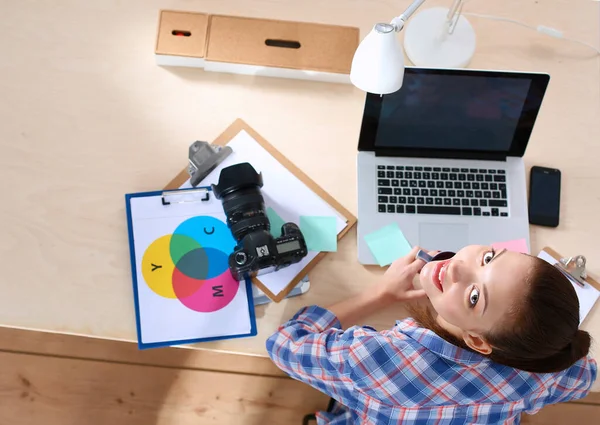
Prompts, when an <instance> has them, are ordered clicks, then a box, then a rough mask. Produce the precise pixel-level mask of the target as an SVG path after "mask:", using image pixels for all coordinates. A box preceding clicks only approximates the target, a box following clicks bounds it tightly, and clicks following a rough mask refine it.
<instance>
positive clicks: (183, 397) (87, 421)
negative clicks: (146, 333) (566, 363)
mask: <svg viewBox="0 0 600 425" xmlns="http://www.w3.org/2000/svg"><path fill="white" fill-rule="evenodd" d="M327 401H328V398H327V397H326V396H325V395H323V394H321V393H319V392H318V391H316V390H313V389H312V388H310V387H308V386H307V385H304V384H302V383H300V382H296V381H294V380H291V379H289V378H287V377H286V376H284V375H283V374H282V373H281V372H280V371H279V370H278V369H277V368H275V367H274V366H273V365H272V364H271V362H270V361H269V360H268V359H263V358H252V357H245V356H234V355H228V354H221V353H212V352H204V351H191V350H186V349H158V350H148V351H143V352H140V351H139V350H138V349H137V347H136V346H135V345H134V344H129V343H120V342H111V341H102V340H94V339H89V338H79V337H71V336H64V335H52V334H45V333H38V332H28V331H20V330H14V329H5V328H0V425H4V424H6V425H33V424H35V425H37V424H43V425H70V424H73V425H105V424H106V425H117V424H127V425H138V424H140V425H142V424H143V425H155V424H156V425H187V424H190V425H191V424H194V425H197V424H222V425H228V424H236V425H240V424H251V425H253V424H257V425H258V424H260V425H262V424H270V425H279V424H301V423H302V417H303V416H304V415H305V414H306V413H309V412H313V411H315V410H318V409H323V408H324V407H325V406H326V405H327ZM523 423H525V424H532V425H558V424H572V423H575V424H577V425H587V424H590V425H598V424H600V394H593V395H591V396H589V397H587V398H586V399H584V400H581V402H578V403H568V404H562V405H559V406H550V407H547V408H545V409H543V410H542V411H541V412H540V413H539V414H537V415H535V416H524V417H523Z"/></svg>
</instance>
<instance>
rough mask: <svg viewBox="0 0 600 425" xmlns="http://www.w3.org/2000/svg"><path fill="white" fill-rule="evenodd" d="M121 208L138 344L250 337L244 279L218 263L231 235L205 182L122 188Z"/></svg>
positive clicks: (248, 286) (252, 327)
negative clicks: (157, 188) (130, 190)
mask: <svg viewBox="0 0 600 425" xmlns="http://www.w3.org/2000/svg"><path fill="white" fill-rule="evenodd" d="M201 205H204V206H205V208H200V206H201ZM125 207H126V213H127V228H128V236H129V248H130V259H131V271H132V282H133V294H134V307H135V319H136V331H137V339H138V347H139V348H140V349H148V348H157V347H165V346H175V345H182V344H192V343H198V342H206V341H215V340H223V339H233V338H242V337H250V336H255V335H257V333H258V331H257V326H256V316H255V311H254V300H253V296H252V283H251V282H250V280H247V281H244V282H237V281H236V280H235V279H234V278H233V277H232V276H231V273H230V271H229V268H228V267H227V265H226V262H224V261H223V260H224V259H226V258H227V255H228V253H229V249H231V250H233V246H234V245H235V241H234V239H233V237H232V236H231V232H230V231H229V228H228V227H227V225H226V224H225V221H224V219H225V215H224V213H222V207H221V203H220V201H218V200H217V199H216V197H215V196H214V194H213V193H212V189H211V188H210V187H196V188H192V189H181V190H175V191H164V190H161V191H153V192H138V193H129V194H126V195H125ZM202 220H204V222H203V221H202ZM192 221H193V222H192ZM200 223H207V224H206V226H208V225H210V226H212V228H210V229H209V230H208V231H206V227H204V228H203V227H202V226H198V224H200ZM196 229H197V230H196ZM203 229H204V233H202V231H203ZM198 235H199V236H200V237H196V236H198ZM177 238H179V239H177ZM201 238H203V239H201ZM211 241H212V242H211ZM136 248H137V249H136ZM142 249H143V252H142ZM174 253H177V254H176V255H174ZM176 258H177V259H176ZM199 258H200V259H201V260H202V259H204V260H206V261H204V262H201V261H198V259H199ZM199 263H202V264H199ZM155 273H156V275H155ZM198 273H200V274H202V273H203V274H202V275H198ZM240 289H241V291H240Z"/></svg>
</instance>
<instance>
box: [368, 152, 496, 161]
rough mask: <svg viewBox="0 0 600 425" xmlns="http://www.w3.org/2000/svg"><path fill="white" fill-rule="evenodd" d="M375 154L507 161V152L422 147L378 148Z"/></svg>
mask: <svg viewBox="0 0 600 425" xmlns="http://www.w3.org/2000/svg"><path fill="white" fill-rule="evenodd" d="M375 156H385V157H405V158H406V157H408V158H436V159H470V160H481V161H506V158H507V155H506V153H505V152H481V151H479V152H465V151H432V150H420V149H415V150H413V149H406V150H405V149H401V150H399V149H389V150H388V149H377V150H376V151H375Z"/></svg>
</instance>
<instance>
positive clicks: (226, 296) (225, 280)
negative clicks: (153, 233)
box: [142, 216, 239, 313]
mask: <svg viewBox="0 0 600 425" xmlns="http://www.w3.org/2000/svg"><path fill="white" fill-rule="evenodd" d="M234 247H235V240H234V239H233V236H232V235H231V232H230V231H229V228H227V225H226V224H225V223H223V222H222V221H220V220H217V219H216V218H213V217H208V216H205V217H193V218H190V219H188V220H186V221H184V222H183V223H181V224H180V225H179V226H178V227H177V228H176V229H175V231H174V232H173V234H172V235H165V236H162V237H160V238H158V239H156V240H155V241H154V242H152V243H151V244H150V246H149V247H148V248H147V249H146V251H145V252H144V255H143V257H142V275H143V276H144V280H145V282H146V284H147V285H148V287H149V288H150V289H151V290H152V291H153V292H154V293H156V294H157V295H160V296H161V297H164V298H173V299H175V298H177V299H178V300H179V301H180V302H181V303H182V304H183V305H184V306H186V307H187V308H189V309H191V310H194V311H198V312H202V313H210V312H214V311H217V310H220V309H222V308H224V307H225V306H227V305H228V304H229V303H230V302H231V301H232V300H233V298H234V297H235V295H236V294H237V291H238V289H239V282H238V281H237V280H235V279H234V278H233V276H232V275H231V272H230V271H229V266H228V264H227V260H228V258H229V254H230V253H231V252H232V251H233V249H234Z"/></svg>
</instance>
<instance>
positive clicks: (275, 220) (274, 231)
mask: <svg viewBox="0 0 600 425" xmlns="http://www.w3.org/2000/svg"><path fill="white" fill-rule="evenodd" d="M267 218H268V219H269V222H270V223H271V235H273V237H274V238H278V237H279V236H281V226H283V225H284V224H285V221H283V218H281V217H279V214H277V213H276V212H275V210H274V209H273V208H271V207H267Z"/></svg>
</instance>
